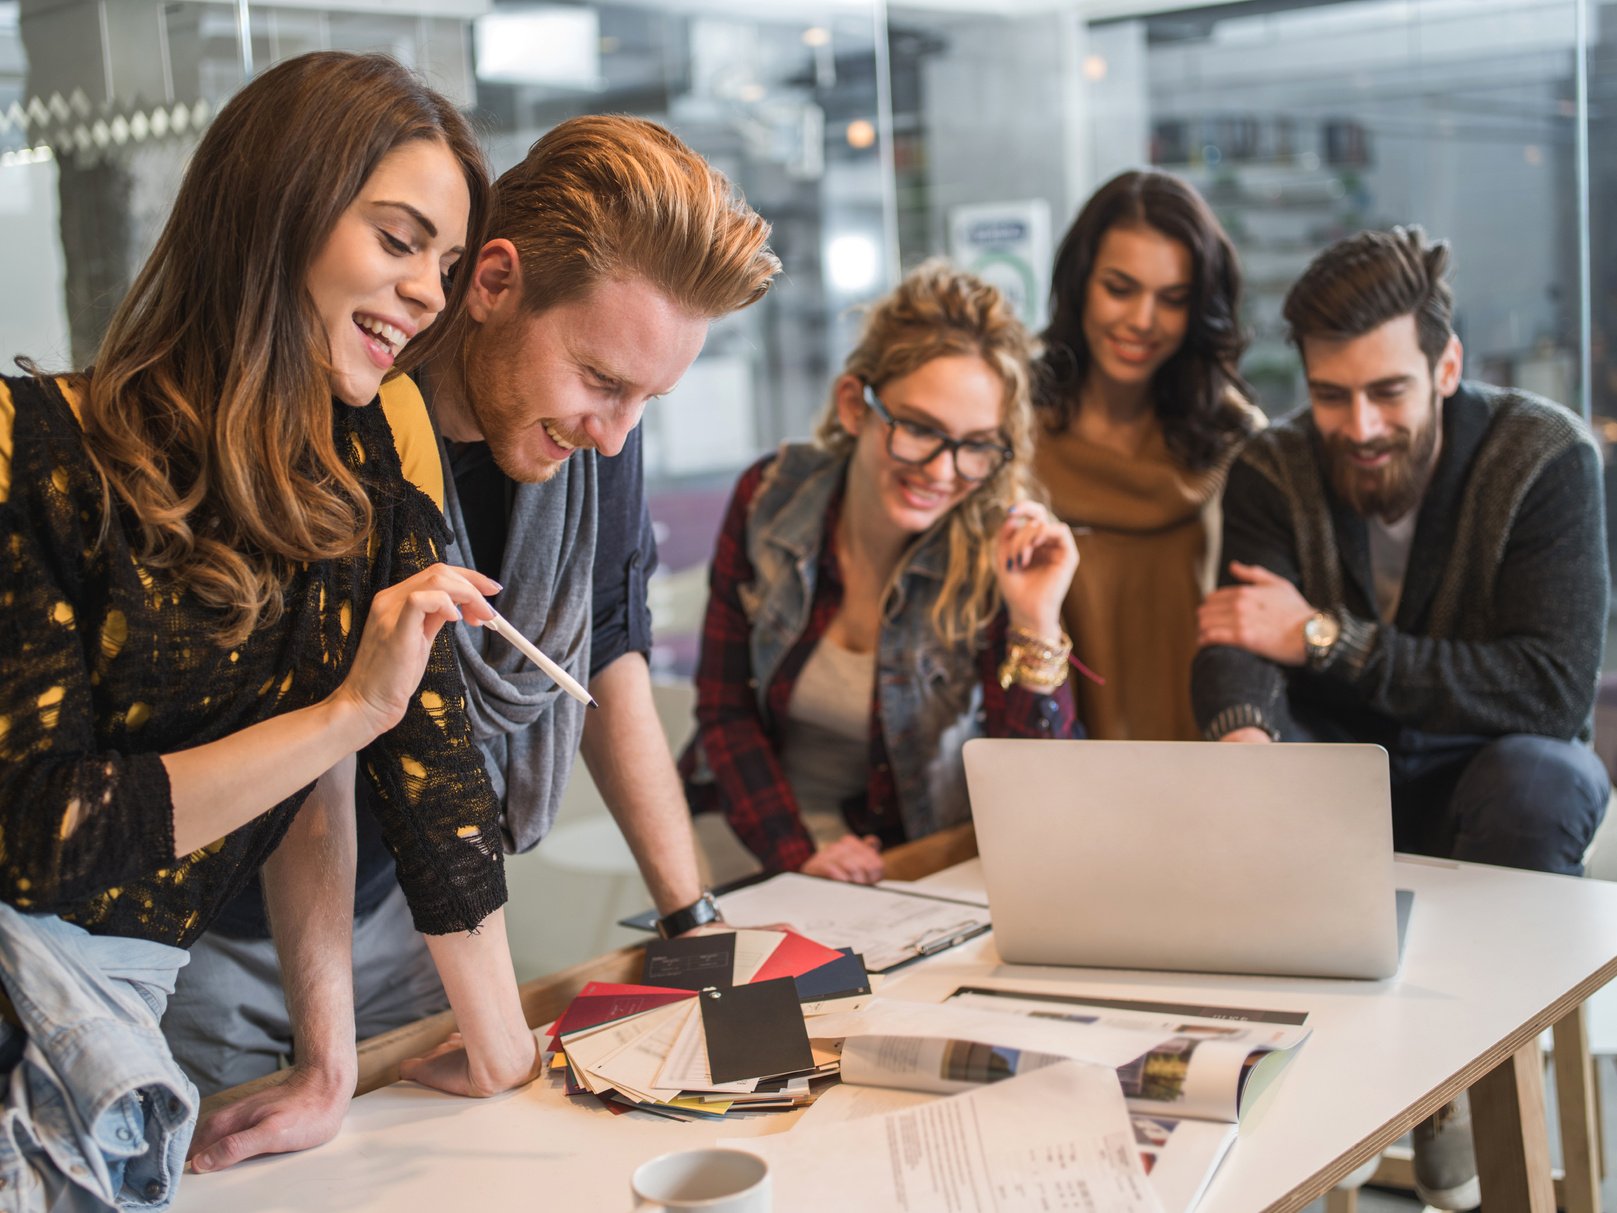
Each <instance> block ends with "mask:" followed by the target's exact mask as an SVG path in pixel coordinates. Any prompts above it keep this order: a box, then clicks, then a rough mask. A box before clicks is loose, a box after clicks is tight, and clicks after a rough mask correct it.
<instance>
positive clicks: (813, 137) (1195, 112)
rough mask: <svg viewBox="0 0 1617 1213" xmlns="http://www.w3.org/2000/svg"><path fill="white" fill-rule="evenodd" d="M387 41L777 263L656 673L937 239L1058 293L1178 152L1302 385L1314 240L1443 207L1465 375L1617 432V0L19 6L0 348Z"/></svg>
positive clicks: (1, 191) (675, 453)
mask: <svg viewBox="0 0 1617 1213" xmlns="http://www.w3.org/2000/svg"><path fill="white" fill-rule="evenodd" d="M319 48H342V49H356V50H359V49H364V50H371V49H377V50H385V51H387V52H390V53H391V54H393V55H395V56H397V57H398V58H400V59H402V60H404V61H405V62H407V63H410V64H412V65H414V66H415V67H416V68H418V69H419V70H420V71H421V72H422V73H424V74H425V76H426V77H427V78H428V79H429V80H430V81H431V82H432V83H433V84H435V85H436V86H437V87H439V88H441V89H443V90H444V91H446V92H448V93H449V94H450V95H452V96H454V97H456V98H458V99H459V100H460V101H461V102H462V103H463V104H464V105H465V106H466V107H467V108H468V109H469V110H470V111H472V112H473V113H474V114H475V115H476V117H477V119H478V122H479V123H480V126H481V129H482V130H483V131H484V132H485V134H486V138H487V142H488V145H489V148H490V151H491V153H492V158H493V161H494V165H495V168H496V170H500V169H504V168H505V167H507V166H508V165H510V164H511V163H513V162H514V161H515V160H517V159H518V158H519V157H520V156H521V155H522V153H523V151H524V150H525V149H526V148H527V147H528V145H529V144H530V143H532V141H533V140H534V139H536V138H537V137H538V136H539V135H541V134H542V133H543V132H544V131H545V130H546V129H547V128H548V127H549V126H551V125H552V124H553V123H555V122H556V121H558V120H559V119H561V118H564V117H566V116H568V115H571V114H576V113H581V112H586V111H599V110H607V111H622V112H632V113H637V114H642V115H645V116H648V117H651V118H654V119H657V120H658V121H661V122H664V123H666V124H668V125H669V126H671V127H672V128H674V130H676V131H677V132H678V133H679V134H680V135H681V136H683V137H684V138H685V139H686V140H687V141H689V142H690V143H691V144H692V145H693V146H694V147H696V148H697V149H698V150H699V151H701V152H702V153H704V154H705V155H706V156H708V157H709V158H710V159H711V160H712V161H713V162H714V163H715V164H717V165H718V166H719V167H720V168H722V169H723V170H724V171H725V172H727V173H728V174H729V175H730V176H731V177H732V178H734V179H735V181H736V182H737V183H738V184H739V185H740V186H741V188H742V189H743V190H744V191H745V193H746V195H747V197H748V199H749V201H751V203H752V204H753V205H754V206H756V207H757V208H758V209H759V210H760V211H762V212H763V213H764V214H765V215H767V216H768V217H769V218H770V220H771V221H772V222H773V224H774V227H775V247H776V248H777V250H778V251H779V253H780V255H781V258H782V260H783V261H784V263H785V267H786V272H785V274H784V276H783V277H782V279H781V281H780V283H779V285H778V286H777V287H776V289H775V290H774V291H773V292H772V293H771V294H770V296H769V298H768V299H767V300H766V301H765V302H764V303H763V304H762V305H761V306H759V307H757V308H754V309H752V310H750V311H748V312H745V313H743V314H741V315H740V316H737V317H734V318H732V319H729V320H727V321H725V322H723V323H721V324H719V325H717V326H715V330H714V332H713V334H712V337H711V339H710V340H709V342H708V346H707V348H706V350H705V351H704V353H703V355H702V357H701V358H700V359H699V360H698V362H697V363H696V365H695V366H694V367H693V368H692V370H691V372H690V374H689V375H688V376H686V379H685V381H684V383H683V384H682V385H681V387H680V389H679V390H678V391H677V392H676V393H675V394H674V395H673V396H672V397H670V398H668V399H665V400H663V401H661V402H659V403H658V404H656V405H654V406H653V407H652V408H651V409H650V410H648V413H647V417H646V422H645V425H646V434H647V454H648V472H649V476H650V481H651V485H650V487H651V490H652V497H653V512H654V515H655V518H656V521H657V523H658V531H659V535H660V538H661V541H662V563H663V568H662V573H661V575H660V577H659V578H658V580H657V584H656V589H655V593H656V600H657V601H656V606H657V615H658V650H657V653H656V665H657V668H658V671H659V673H660V674H663V675H665V676H667V677H669V678H673V679H677V678H680V677H682V676H684V675H685V674H686V673H687V672H688V670H689V668H690V666H691V663H692V661H693V660H694V656H695V645H696V634H697V629H698V627H699V622H700V614H701V610H702V605H703V600H704V596H705V586H704V567H705V563H706V560H707V557H708V554H709V550H710V546H711V543H712V538H713V534H714V532H715V530H716V527H717V522H718V517H719V513H720V511H721V510H722V507H723V503H724V500H725V498H726V495H727V493H728V490H729V487H730V485H731V483H732V482H733V480H734V478H735V476H736V474H737V473H738V472H739V471H740V469H741V468H743V467H744V466H746V465H747V464H748V463H749V462H751V461H752V460H753V459H754V458H755V457H756V456H757V455H758V454H759V453H761V452H763V451H765V450H768V449H770V448H771V447H773V446H774V445H775V444H776V443H778V442H780V441H781V440H782V439H785V438H790V437H802V436H804V435H806V434H807V433H808V432H809V431H810V429H811V427H812V424H813V420H814V418H815V416H816V414H817V413H818V411H819V409H820V407H821V404H822V401H823V399H824V396H825V390H826V385H827V383H828V381H829V379H830V377H831V375H832V374H833V373H834V371H835V369H836V367H837V366H838V365H839V363H840V359H841V357H842V354H843V352H844V351H845V349H846V347H847V345H848V343H849V341H850V338H851V334H852V332H853V329H854V326H855V324H856V323H857V319H856V314H855V309H856V308H857V307H858V305H859V304H860V303H862V302H864V301H867V300H869V299H871V298H873V297H874V296H876V295H878V294H880V293H881V292H882V291H883V290H885V289H886V288H887V287H888V286H890V285H891V284H892V283H893V282H894V281H895V279H896V277H897V276H898V275H899V273H901V271H902V270H903V269H904V268H905V267H907V266H909V265H912V264H914V263H915V262H917V261H919V260H921V259H922V258H924V257H926V256H929V255H931V254H934V253H939V252H943V253H948V254H950V255H952V256H954V257H956V258H957V259H958V260H960V261H962V262H964V263H966V264H969V265H974V266H977V267H978V268H980V269H981V271H982V272H984V273H985V274H987V275H989V276H991V277H993V278H994V280H995V281H997V282H999V283H1000V284H1001V285H1003V286H1004V287H1005V288H1006V289H1008V290H1010V291H1012V292H1014V293H1015V294H1016V296H1017V297H1018V298H1019V299H1020V300H1021V301H1022V303H1023V307H1024V311H1025V313H1026V316H1027V318H1028V319H1029V320H1030V322H1033V323H1035V324H1036V323H1038V322H1039V321H1040V320H1041V319H1042V315H1043V312H1044V294H1045V291H1046V289H1047V278H1046V275H1047V272H1048V263H1049V259H1050V255H1051V251H1052V245H1053V242H1054V241H1055V240H1057V239H1059V237H1060V234H1061V232H1062V231H1063V230H1064V228H1065V226H1066V224H1067V223H1068V222H1069V220H1070V219H1071V217H1072V216H1073V214H1074V213H1075V211H1076V209H1077V207H1078V206H1079V205H1080V204H1081V202H1082V201H1083V199H1084V198H1085V197H1086V196H1087V195H1088V193H1089V192H1090V190H1091V189H1093V188H1094V186H1095V185H1097V184H1098V183H1100V182H1101V181H1103V180H1105V179H1106V178H1107V177H1108V176H1110V175H1111V174H1112V173H1114V172H1116V171H1118V170H1120V169H1122V168H1125V167H1128V166H1131V165H1137V164H1142V163H1153V164H1158V165H1161V166H1163V167H1165V168H1169V169H1172V170H1173V171H1175V172H1179V173H1182V174H1184V175H1185V176H1186V177H1188V178H1190V179H1191V180H1192V181H1194V182H1195V183H1196V184H1197V185H1198V186H1199V187H1200V188H1201V189H1202V190H1203V191H1204V192H1205V193H1206V194H1207V196H1208V198H1209V199H1210V200H1211V201H1212V203H1213V204H1214V206H1215V207H1216V209H1217V210H1218V212H1219V214H1220V215H1221V217H1222V218H1223V220H1224V222H1225V224H1226V225H1227V226H1228V228H1229V230H1230V232H1231V234H1232V235H1233V236H1234V238H1235V240H1236V242H1237V244H1238V245H1239V246H1240V248H1241V251H1242V255H1243V258H1244V259H1245V264H1246V268H1247V280H1248V298H1247V323H1248V325H1249V326H1250V328H1251V330H1252V332H1253V334H1254V341H1253V344H1252V347H1251V350H1250V352H1249V353H1248V355H1247V359H1246V364H1245V371H1246V374H1247V376H1248V378H1249V379H1250V380H1251V382H1252V384H1253V385H1254V387H1255V388H1256V389H1257V392H1258V394H1259V397H1260V399H1261V403H1262V404H1263V406H1264V407H1265V408H1266V409H1267V410H1269V411H1270V412H1275V413H1278V412H1283V411H1285V410H1287V409H1290V408H1292V407H1294V406H1295V405H1296V404H1297V403H1299V402H1300V400H1301V394H1300V382H1299V376H1298V370H1297V364H1296V360H1295V358H1294V357H1293V354H1292V352H1291V350H1290V349H1289V348H1288V347H1287V346H1286V345H1285V343H1284V341H1283V338H1282V333H1281V329H1280V325H1279V307H1280V301H1281V298H1282V297H1283V294H1284V292H1285V289H1286V287H1287V285H1288V284H1289V282H1290V281H1291V280H1292V278H1293V277H1294V276H1295V275H1296V273H1297V272H1298V271H1299V270H1300V269H1301V267H1302V266H1303V265H1304V264H1305V262H1306V261H1307V259H1308V257H1309V256H1310V255H1311V254H1312V252H1313V251H1314V250H1316V249H1318V248H1319V247H1320V246H1321V245H1322V244H1324V243H1326V242H1327V241H1329V240H1331V239H1333V238H1335V237H1337V236H1340V235H1342V234H1345V233H1347V232H1350V231H1353V230H1355V229H1357V228H1360V227H1365V226H1371V225H1385V224H1389V223H1394V222H1412V221H1413V222H1420V223H1422V224H1424V225H1425V226H1426V227H1427V228H1428V229H1429V230H1430V231H1432V232H1435V233H1438V234H1441V235H1444V236H1447V237H1449V238H1451V239H1452V240H1453V241H1454V243H1455V246H1456V252H1457V264H1458V272H1457V274H1456V287H1457V291H1458V296H1459V327H1460V332H1461V336H1462V337H1463V339H1464V341H1465V344H1466V349H1467V353H1468V355H1469V361H1468V366H1469V369H1470V371H1471V373H1473V374H1476V375H1479V376H1481V377H1484V378H1487V379H1490V380H1492V381H1494V382H1498V383H1513V384H1519V385H1521V386H1523V387H1527V388H1531V389H1533V390H1535V391H1539V392H1542V393H1544V394H1546V395H1548V396H1551V397H1553V398H1555V399H1558V400H1561V401H1563V402H1565V403H1566V404H1568V405H1569V406H1571V407H1572V408H1574V409H1578V410H1580V411H1590V412H1592V413H1593V415H1594V417H1595V419H1596V424H1597V427H1601V428H1602V429H1604V428H1606V427H1610V428H1611V429H1612V431H1613V436H1614V437H1617V421H1609V420H1606V419H1608V418H1617V355H1614V354H1613V352H1612V349H1611V344H1612V338H1613V335H1614V330H1617V241H1614V239H1613V237H1612V236H1611V235H1610V234H1608V233H1607V232H1606V231H1603V230H1602V227H1601V225H1599V224H1598V223H1594V224H1592V223H1591V222H1590V217H1591V215H1594V216H1598V215H1601V214H1602V213H1604V211H1605V210H1606V208H1607V207H1608V206H1609V205H1610V204H1612V203H1613V202H1617V118H1614V116H1613V108H1612V106H1613V98H1614V96H1617V78H1614V76H1613V73H1612V72H1610V71H1609V70H1606V69H1607V68H1608V66H1609V65H1610V64H1612V63H1613V62H1614V61H1617V0H1312V2H1309V0H1245V2H1241V3H1186V2H1184V0H1178V2H1174V0H939V2H937V3H933V4H925V5H908V4H885V3H882V2H881V0H660V2H653V0H638V2H636V0H628V2H620V0H602V2H599V3H592V4H581V3H561V2H555V0H552V2H547V3H532V2H526V0H524V2H515V0H513V2H505V0H346V2H345V3H313V2H307V0H281V2H279V3H258V2H257V0H230V2H224V0H166V2H165V0H21V2H20V3H18V2H15V0H13V2H10V3H3V2H0V224H3V231H4V236H3V243H0V265H3V266H4V269H5V271H6V273H5V277H6V281H7V284H8V289H7V290H6V291H4V292H3V293H0V334H3V337H0V347H3V348H0V358H4V359H6V360H7V361H8V362H9V359H10V357H11V356H12V355H13V354H16V353H27V354H31V355H33V356H35V357H36V358H39V359H40V360H42V361H43V362H44V363H45V364H46V365H57V366H61V365H67V364H70V363H71V364H83V363H86V362H88V361H89V360H90V359H91V358H92V356H93V353H94V350H95V347H96V342H97V340H98V339H99V336H100V334H101V331H102V328H103V326H104V324H105V322H106V319H107V317H108V315H109V314H110V311H111V309H112V307H113V306H114V305H115V303H116V302H117V300H118V298H119V297H120V296H121V294H122V292H123V290H124V289H125V288H126V286H127V284H128V282H129V280H130V277H131V275H132V273H133V272H134V270H135V268H136V267H137V266H138V264H139V263H140V261H141V259H142V258H143V257H144V255H145V253H146V251H147V250H148V248H149V247H150V245H151V243H152V241H153V239H154V238H155V235H156V233H157V230H158V228H159V226H160V224H161V222H162V219H163V216H164V214H165V212H166V209H167V206H168V204H169V201H170V199H171V197H172V192H173V189H174V187H175V184H176V182H177V180H178V176H179V174H180V172H181V170H182V169H183V166H184V163H185V158H186V156H187V154H188V152H189V150H190V149H191V147H192V146H194V144H195V141H196V139H197V137H198V133H199V132H200V130H201V129H202V128H203V127H204V126H205V125H206V123H207V122H208V121H209V119H210V118H211V116H212V114H213V113H214V112H215V111H216V110H217V109H218V107H219V106H220V105H221V104H222V103H223V102H224V101H225V100H226V99H227V98H228V97H229V96H230V95H231V93H232V92H234V90H235V89H237V88H238V87H240V85H241V83H242V82H243V81H244V80H245V79H247V78H248V77H250V76H251V75H252V74H253V73H254V72H256V71H261V70H262V69H263V68H264V67H265V66H267V65H268V64H270V63H273V62H275V61H277V60H279V59H282V58H285V57H287V56H291V55H295V54H299V53H301V52H303V51H307V50H313V49H319Z"/></svg>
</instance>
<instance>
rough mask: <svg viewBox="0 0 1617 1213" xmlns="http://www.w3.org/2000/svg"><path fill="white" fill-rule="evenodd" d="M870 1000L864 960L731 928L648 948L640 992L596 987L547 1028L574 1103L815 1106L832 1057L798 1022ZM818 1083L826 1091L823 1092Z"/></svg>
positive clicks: (661, 1111)
mask: <svg viewBox="0 0 1617 1213" xmlns="http://www.w3.org/2000/svg"><path fill="white" fill-rule="evenodd" d="M869 995H870V979H869V977H868V975H867V974H866V973H865V968H864V964H863V962H862V961H861V960H860V958H859V957H858V956H857V955H855V954H853V953H851V952H848V951H838V950H836V949H835V948H828V947H825V946H824V945H823V944H819V943H816V942H815V941H813V940H811V939H808V938H806V937H804V936H802V935H798V934H796V933H795V932H792V931H736V932H733V933H725V934H713V935H700V936H696V937H694V938H687V939H672V940H662V941H659V942H656V943H653V944H650V945H648V946H647V948H646V962H645V970H644V973H643V976H642V984H640V985H608V984H605V983H601V982H592V983H591V984H589V985H587V986H585V987H584V989H583V990H582V991H580V993H579V995H578V997H577V998H576V999H574V1000H573V1002H572V1004H571V1005H570V1006H569V1007H568V1008H567V1010H566V1012H564V1013H563V1014H562V1016H561V1018H560V1019H558V1020H557V1021H556V1023H555V1024H554V1025H553V1026H552V1028H551V1048H552V1049H553V1051H554V1055H553V1058H552V1065H555V1066H557V1067H559V1068H563V1069H565V1072H566V1076H567V1089H568V1094H570V1095H579V1096H595V1097H597V1098H599V1099H601V1100H602V1101H603V1102H605V1103H606V1104H607V1106H608V1107H610V1108H612V1110H614V1111H627V1110H630V1109H636V1108H637V1109H640V1110H643V1111H648V1112H655V1113H657V1114H658V1115H663V1116H672V1117H674V1118H676V1119H688V1118H710V1117H720V1116H724V1115H726V1114H727V1113H729V1112H731V1111H738V1110H756V1109H785V1108H794V1107H799V1106H801V1105H803V1104H806V1103H810V1102H812V1101H813V1099H814V1096H815V1095H816V1094H817V1090H818V1088H817V1087H816V1086H815V1085H814V1084H815V1083H816V1081H817V1080H822V1079H828V1078H830V1077H832V1076H834V1075H835V1074H836V1072H837V1069H838V1052H837V1050H836V1048H835V1047H833V1046H826V1045H821V1046H818V1047H814V1046H811V1045H810V1043H809V1034H808V1031H807V1029H806V1028H805V1026H804V1019H805V1016H807V1015H811V1014H815V1013H818V1012H820V1011H824V1010H828V1009H842V1008H849V1007H857V1006H859V1005H861V1003H862V1001H863V1000H865V999H867V998H868V997H869ZM821 1085H823V1083H822V1084H821Z"/></svg>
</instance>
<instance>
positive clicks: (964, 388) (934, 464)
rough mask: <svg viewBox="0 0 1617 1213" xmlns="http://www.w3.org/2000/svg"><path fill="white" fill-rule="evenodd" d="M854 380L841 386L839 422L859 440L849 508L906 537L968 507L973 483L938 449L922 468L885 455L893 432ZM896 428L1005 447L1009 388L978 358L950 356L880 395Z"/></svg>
mask: <svg viewBox="0 0 1617 1213" xmlns="http://www.w3.org/2000/svg"><path fill="white" fill-rule="evenodd" d="M863 391H864V385H863V384H862V383H860V381H859V380H858V379H856V378H854V377H853V376H852V375H844V376H843V377H842V378H841V379H840V380H839V381H838V382H837V415H838V417H839V418H840V420H841V422H842V425H843V428H844V429H846V430H847V431H848V432H849V433H850V434H852V435H853V436H854V439H855V445H854V452H853V460H852V464H851V466H850V468H849V472H848V503H849V508H850V509H851V510H854V511H860V512H863V513H865V514H867V515H868V516H869V519H868V520H869V521H871V522H875V523H877V524H879V525H883V526H886V527H892V528H895V529H896V530H898V531H899V532H900V533H903V534H906V535H916V534H920V533H921V532H922V531H925V530H927V529H929V528H930V527H931V526H932V525H933V524H934V523H936V522H937V521H938V520H939V519H940V518H942V517H943V516H944V515H945V514H947V513H948V512H949V511H950V510H952V509H953V508H954V507H955V506H956V505H958V504H959V503H960V502H961V501H963V500H964V499H965V498H966V496H967V495H968V494H970V493H971V491H972V490H973V489H975V488H976V487H977V485H976V484H974V483H972V482H971V481H968V480H963V479H961V477H960V476H959V475H958V474H957V472H956V471H955V465H954V459H953V457H952V456H951V455H950V453H949V451H948V450H947V449H940V450H939V451H938V453H937V454H936V455H934V456H933V457H932V459H931V460H930V461H929V462H927V463H924V464H913V463H903V462H900V461H899V460H897V459H895V458H894V457H893V456H892V454H891V453H890V452H889V450H888V425H887V423H886V422H885V421H883V420H882V419H881V418H880V417H878V416H877V415H876V412H875V410H873V409H871V408H870V407H868V406H867V405H866V404H865V402H864V394H863ZM876 392H877V395H878V396H879V397H880V399H881V402H882V404H884V405H886V406H887V409H888V411H889V412H890V413H892V415H893V417H894V418H895V419H896V420H899V421H908V422H913V423H915V424H917V425H922V426H927V427H929V428H931V429H934V430H937V431H939V432H940V433H943V434H947V435H948V436H949V437H951V438H960V439H967V440H978V441H985V442H995V443H1001V444H1003V443H1004V442H1005V437H1004V433H1003V431H1002V428H1001V427H1002V422H1003V417H1004V399H1005V385H1004V384H1003V383H1002V382H1001V381H1000V378H999V376H998V375H997V374H995V373H994V371H993V369H992V368H991V367H990V366H989V365H988V363H987V362H985V361H984V360H983V359H982V358H980V357H978V356H977V355H975V354H948V355H945V356H943V357H941V358H934V359H932V361H930V362H926V363H923V364H922V365H921V366H920V367H919V368H918V369H916V370H914V371H911V372H910V373H909V374H908V375H903V376H900V377H899V378H897V379H889V380H888V381H887V382H885V383H883V384H880V385H878V386H877V388H876Z"/></svg>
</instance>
